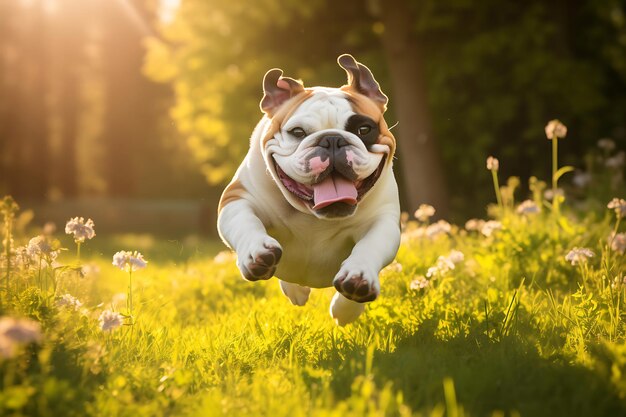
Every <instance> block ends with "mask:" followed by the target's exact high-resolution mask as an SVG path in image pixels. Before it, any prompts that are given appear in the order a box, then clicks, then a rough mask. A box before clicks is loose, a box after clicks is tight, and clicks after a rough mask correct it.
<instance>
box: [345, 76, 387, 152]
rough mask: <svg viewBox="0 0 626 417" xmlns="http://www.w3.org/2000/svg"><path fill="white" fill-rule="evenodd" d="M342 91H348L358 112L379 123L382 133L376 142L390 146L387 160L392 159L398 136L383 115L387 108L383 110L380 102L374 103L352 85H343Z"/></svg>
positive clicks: (353, 106)
mask: <svg viewBox="0 0 626 417" xmlns="http://www.w3.org/2000/svg"><path fill="white" fill-rule="evenodd" d="M341 91H343V92H344V93H346V95H347V97H348V101H350V103H351V104H352V108H353V109H354V111H355V112H356V113H359V114H364V115H365V116H368V117H371V118H372V120H374V121H375V122H376V123H378V128H379V129H380V135H379V136H378V140H377V141H376V143H378V144H381V145H387V146H388V147H389V149H390V153H389V155H388V157H387V160H388V161H391V159H392V158H393V155H394V154H395V152H396V138H395V137H394V136H393V134H392V133H391V132H390V131H389V127H388V126H387V122H386V121H385V118H384V117H383V112H384V110H385V109H384V108H383V109H382V110H381V108H380V106H379V105H378V104H376V103H374V102H373V101H372V100H370V99H369V98H367V97H366V96H364V95H363V94H360V93H357V92H355V90H354V89H353V88H351V87H350V86H343V87H341Z"/></svg>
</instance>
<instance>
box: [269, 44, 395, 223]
mask: <svg viewBox="0 0 626 417" xmlns="http://www.w3.org/2000/svg"><path fill="white" fill-rule="evenodd" d="M338 63H339V65H340V66H341V67H342V68H344V69H345V70H346V73H347V74H348V85H345V86H343V87H341V88H325V87H315V88H312V89H305V88H304V86H303V85H302V84H301V83H300V82H299V81H296V80H293V79H291V78H287V77H282V71H281V70H278V69H274V70H270V71H268V73H267V74H266V75H265V79H264V80H263V87H264V92H265V95H264V98H263V100H262V101H261V108H262V109H263V111H264V112H265V113H266V114H267V115H268V117H270V119H271V123H270V124H269V126H268V130H267V131H266V132H265V133H264V136H263V139H262V143H261V146H262V151H263V156H264V159H265V163H266V165H267V167H268V169H269V171H270V173H271V174H272V176H273V178H274V180H275V181H276V183H277V185H278V187H279V189H280V190H281V192H282V194H283V195H284V196H285V198H286V199H287V201H288V202H289V203H290V204H291V205H292V206H293V207H294V208H296V209H298V210H300V211H302V212H305V213H311V214H313V215H315V216H317V217H319V218H342V217H347V216H350V215H352V214H354V212H355V211H356V209H357V206H358V204H359V203H360V201H361V200H362V199H363V198H364V197H365V196H366V195H367V193H368V192H369V191H370V190H371V189H372V188H373V187H374V186H375V185H376V183H377V180H378V179H379V178H380V177H381V175H382V174H383V170H384V169H385V165H387V164H391V159H392V158H391V157H392V156H393V152H394V149H395V139H394V138H393V135H391V133H390V132H389V130H388V129H387V125H386V123H385V121H384V118H383V117H382V114H383V113H384V111H385V109H386V104H387V97H386V96H385V95H384V94H383V93H382V92H381V91H380V87H379V85H378V83H377V82H376V80H374V77H373V76H372V74H371V72H370V71H369V69H368V68H367V67H365V66H364V65H362V64H360V63H358V62H356V60H354V58H353V57H352V56H350V55H342V56H340V57H339V59H338Z"/></svg>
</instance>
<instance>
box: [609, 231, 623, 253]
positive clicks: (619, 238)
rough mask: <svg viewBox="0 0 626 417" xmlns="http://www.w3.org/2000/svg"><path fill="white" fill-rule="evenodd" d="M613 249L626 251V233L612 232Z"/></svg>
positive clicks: (610, 241) (619, 251) (610, 240)
mask: <svg viewBox="0 0 626 417" xmlns="http://www.w3.org/2000/svg"><path fill="white" fill-rule="evenodd" d="M609 243H610V244H611V249H612V250H614V251H615V252H618V253H621V254H623V253H624V252H626V233H618V234H613V233H612V234H611V236H610V237H609Z"/></svg>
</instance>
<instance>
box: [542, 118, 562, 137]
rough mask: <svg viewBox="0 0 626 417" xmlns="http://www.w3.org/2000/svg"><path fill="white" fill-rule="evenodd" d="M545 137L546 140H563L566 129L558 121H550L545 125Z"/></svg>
mask: <svg viewBox="0 0 626 417" xmlns="http://www.w3.org/2000/svg"><path fill="white" fill-rule="evenodd" d="M545 130H546V137H547V138H548V139H554V138H564V137H565V136H567V127H565V125H564V124H563V123H561V121H560V120H557V119H554V120H550V121H549V122H548V124H547V125H546V128H545Z"/></svg>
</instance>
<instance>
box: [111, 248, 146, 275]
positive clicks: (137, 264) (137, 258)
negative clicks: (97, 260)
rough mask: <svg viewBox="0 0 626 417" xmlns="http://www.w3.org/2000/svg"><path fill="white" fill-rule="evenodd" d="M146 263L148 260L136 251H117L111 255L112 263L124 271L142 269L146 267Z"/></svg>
mask: <svg viewBox="0 0 626 417" xmlns="http://www.w3.org/2000/svg"><path fill="white" fill-rule="evenodd" d="M147 264H148V261H146V260H145V259H143V255H142V254H141V253H139V252H137V251H134V252H127V251H119V252H117V253H116V254H115V255H113V265H115V266H117V267H118V268H120V269H122V270H124V271H126V272H132V271H137V270H139V269H143V268H145V267H146V265H147Z"/></svg>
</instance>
